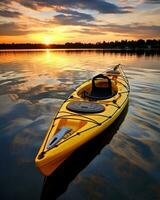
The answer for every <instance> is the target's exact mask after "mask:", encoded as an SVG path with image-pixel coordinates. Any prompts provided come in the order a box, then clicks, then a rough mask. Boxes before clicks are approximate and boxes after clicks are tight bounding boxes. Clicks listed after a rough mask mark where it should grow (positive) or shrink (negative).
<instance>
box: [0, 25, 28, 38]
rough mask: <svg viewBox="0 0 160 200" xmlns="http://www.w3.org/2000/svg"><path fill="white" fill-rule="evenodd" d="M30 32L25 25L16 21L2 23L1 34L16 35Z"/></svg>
mask: <svg viewBox="0 0 160 200" xmlns="http://www.w3.org/2000/svg"><path fill="white" fill-rule="evenodd" d="M28 33H30V32H29V31H28V30H25V26H24V25H23V26H19V25H17V24H16V23H14V22H10V23H3V24H0V35H1V36H15V35H17V36H18V35H26V34H28Z"/></svg>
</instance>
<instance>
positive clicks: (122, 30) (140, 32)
mask: <svg viewBox="0 0 160 200" xmlns="http://www.w3.org/2000/svg"><path fill="white" fill-rule="evenodd" d="M78 32H80V33H83V34H90V33H93V32H94V33H95V34H96V32H97V33H98V32H99V33H102V34H103V35H104V34H107V33H109V32H111V33H114V34H122V35H127V36H129V35H130V36H134V37H145V38H151V37H157V36H158V35H159V32H160V26H149V25H146V24H140V23H133V24H124V25H119V24H106V25H95V26H94V27H90V28H83V29H81V30H80V31H78Z"/></svg>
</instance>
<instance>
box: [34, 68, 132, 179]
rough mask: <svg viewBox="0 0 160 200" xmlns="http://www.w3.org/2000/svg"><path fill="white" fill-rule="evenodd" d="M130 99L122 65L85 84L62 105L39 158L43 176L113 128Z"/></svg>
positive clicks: (38, 164)
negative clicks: (90, 141) (80, 148)
mask: <svg viewBox="0 0 160 200" xmlns="http://www.w3.org/2000/svg"><path fill="white" fill-rule="evenodd" d="M128 96H129V83H128V80H127V78H126V76H125V74H124V72H123V70H122V67H121V65H117V66H115V67H114V68H112V69H110V70H108V71H106V72H105V73H103V74H98V75H97V76H95V77H93V79H91V80H88V81H86V82H84V83H82V84H81V85H80V86H79V87H78V88H77V89H76V90H75V91H74V92H73V93H72V94H71V96H70V97H69V98H68V99H67V100H66V101H65V102H64V103H63V104H62V106H61V108H60V109H59V111H58V113H57V115H56V117H55V119H54V120H53V122H52V124H51V126H50V128H49V130H48V133H47V134H46V137H45V139H44V141H43V144H42V145H41V147H40V149H39V152H38V154H37V156H36V158H35V164H36V166H37V167H38V169H39V170H40V172H41V173H42V174H43V175H45V176H49V175H50V174H51V173H52V172H53V171H54V170H55V169H56V168H57V167H58V166H59V165H60V164H61V163H62V162H63V161H64V160H66V159H67V158H68V157H69V156H70V155H71V154H72V153H73V152H74V151H75V150H76V149H77V148H79V147H80V146H82V145H83V144H85V143H86V142H88V141H89V140H91V139H92V138H94V137H95V136H96V135H98V134H100V133H101V132H102V131H103V130H105V129H106V128H107V127H108V126H109V125H111V124H112V123H113V122H114V121H115V119H116V118H117V117H118V116H119V115H120V113H121V112H122V111H123V110H124V108H125V106H126V104H127V103H128ZM84 156H85V155H84Z"/></svg>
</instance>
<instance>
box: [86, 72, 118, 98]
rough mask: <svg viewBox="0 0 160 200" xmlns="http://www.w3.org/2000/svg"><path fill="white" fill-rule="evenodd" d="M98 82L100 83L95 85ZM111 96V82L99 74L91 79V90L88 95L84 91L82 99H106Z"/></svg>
mask: <svg viewBox="0 0 160 200" xmlns="http://www.w3.org/2000/svg"><path fill="white" fill-rule="evenodd" d="M98 80H99V81H100V83H101V84H99V85H98V84H97V83H96V82H97V81H98ZM113 95H114V94H113V93H112V84H111V80H110V79H109V78H108V77H107V76H104V75H103V74H99V75H97V76H95V77H94V78H93V79H92V89H91V93H90V94H89V93H88V92H87V91H84V97H88V98H91V99H97V100H98V99H108V98H111V97H112V96H113Z"/></svg>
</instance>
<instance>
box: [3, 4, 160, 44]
mask: <svg viewBox="0 0 160 200" xmlns="http://www.w3.org/2000/svg"><path fill="white" fill-rule="evenodd" d="M159 3H160V0H132V1H129V0H35V1H32V0H0V35H1V38H0V39H1V41H2V42H5V41H7V40H8V41H11V42H12V39H13V42H17V41H23V40H24V42H27V41H31V42H32V41H33V42H44V40H45V38H48V39H47V40H49V42H50V43H51V42H55V41H58V42H61V43H62V42H67V41H68V38H72V39H73V40H76V39H77V38H79V39H78V40H79V41H95V42H96V41H97V40H99V41H100V40H107V39H108V40H116V39H118V40H119V39H121V38H120V37H121V36H122V38H123V36H126V39H127V37H128V38H136V39H139V38H147V37H148V38H154V37H155V38H159V32H160V27H159V25H160V23H159V17H160V14H159V7H158V4H159ZM24 35H25V36H26V37H24ZM92 35H93V37H92ZM2 36H5V37H2ZM7 36H10V37H7ZM12 36H13V37H12ZM16 36H17V37H16ZM4 40H5V41H4ZM15 40H16V41H15Z"/></svg>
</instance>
